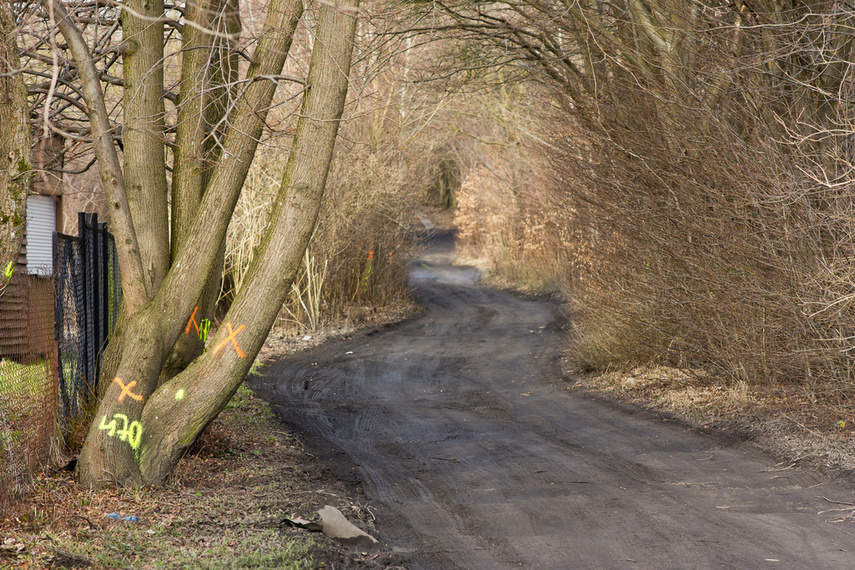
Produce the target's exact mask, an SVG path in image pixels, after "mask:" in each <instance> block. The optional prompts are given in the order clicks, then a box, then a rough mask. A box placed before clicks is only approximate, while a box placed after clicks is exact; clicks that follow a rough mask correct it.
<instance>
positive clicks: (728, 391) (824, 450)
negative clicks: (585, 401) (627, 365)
mask: <svg viewBox="0 0 855 570" xmlns="http://www.w3.org/2000/svg"><path fill="white" fill-rule="evenodd" d="M568 375H569V376H572V377H574V378H580V379H579V381H578V382H577V384H575V385H574V386H573V388H575V389H579V388H582V389H588V390H592V391H595V392H599V393H603V394H606V395H608V396H609V397H612V398H615V399H618V400H622V401H626V402H631V403H633V404H636V405H640V406H642V407H645V408H648V409H652V410H656V411H657V412H661V413H665V414H667V415H670V416H673V417H677V418H680V419H681V420H683V421H685V422H687V423H689V424H690V425H693V426H697V427H702V428H716V429H721V430H724V431H725V432H729V433H733V434H735V435H737V436H739V437H741V438H745V439H749V440H751V441H752V442H754V443H755V444H757V445H759V446H760V447H762V448H764V449H765V450H767V451H768V452H770V453H772V454H773V455H775V456H777V457H778V458H779V459H780V460H781V461H782V463H783V464H784V465H795V464H799V465H808V466H811V467H815V468H819V469H824V470H829V469H830V470H832V471H840V470H842V471H845V472H848V473H853V472H855V405H852V404H851V403H840V402H830V401H827V400H822V399H819V398H817V397H816V395H815V394H813V393H811V392H809V391H808V390H806V389H804V388H803V387H800V386H798V385H795V384H778V385H757V384H750V383H747V382H738V383H729V382H726V381H724V380H723V379H722V377H720V376H718V377H716V376H713V375H710V374H707V373H704V372H702V371H691V370H684V369H677V368H672V367H663V366H642V367H636V368H633V369H632V370H630V371H628V372H609V373H605V374H588V375H583V376H581V377H580V376H579V375H578V374H575V373H572V372H569V371H568Z"/></svg>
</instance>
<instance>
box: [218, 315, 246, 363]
mask: <svg viewBox="0 0 855 570" xmlns="http://www.w3.org/2000/svg"><path fill="white" fill-rule="evenodd" d="M226 328H228V329H229V336H227V337H226V338H224V339H223V340H222V342H220V344H218V345H217V347H216V348H215V349H214V354H217V352H219V350H220V349H221V348H223V347H224V346H225V345H226V343H227V342H229V341H232V346H234V347H235V352H237V353H238V356H240V357H241V358H246V355H245V354H244V353H243V351H242V350H241V349H240V347H239V346H238V343H237V338H236V337H237V333H239V332H240V331H242V330H243V329H245V328H246V327H245V326H244V325H241V326H239V327H238V328H237V330H236V331H235V330H232V324H231V323H226Z"/></svg>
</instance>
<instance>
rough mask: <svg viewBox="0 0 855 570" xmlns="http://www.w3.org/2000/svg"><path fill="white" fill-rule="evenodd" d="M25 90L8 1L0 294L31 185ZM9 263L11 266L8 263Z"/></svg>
mask: <svg viewBox="0 0 855 570" xmlns="http://www.w3.org/2000/svg"><path fill="white" fill-rule="evenodd" d="M30 178H31V174H30V122H29V113H28V108H27V90H26V87H25V86H24V80H23V77H22V75H21V73H20V62H19V61H18V46H17V30H16V27H15V18H14V16H13V14H12V10H11V7H10V6H9V4H7V3H4V4H3V5H2V6H0V294H2V289H3V287H5V285H6V284H7V282H8V275H7V273H8V272H7V268H10V269H14V267H15V263H16V262H17V260H18V253H19V252H20V250H21V241H22V239H23V237H24V229H25V227H26V216H27V190H28V189H29V186H30ZM10 263H11V265H9V264H10Z"/></svg>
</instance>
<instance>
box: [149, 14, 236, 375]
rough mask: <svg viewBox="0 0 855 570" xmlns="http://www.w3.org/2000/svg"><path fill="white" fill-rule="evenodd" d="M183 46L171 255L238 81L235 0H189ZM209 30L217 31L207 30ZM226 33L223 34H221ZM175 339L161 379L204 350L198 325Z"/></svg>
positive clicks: (207, 302)
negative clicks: (192, 23)
mask: <svg viewBox="0 0 855 570" xmlns="http://www.w3.org/2000/svg"><path fill="white" fill-rule="evenodd" d="M185 19H187V20H188V21H193V22H195V23H196V26H186V28H185V31H184V35H183V38H182V39H183V45H182V50H183V54H182V66H181V83H180V94H179V98H178V127H177V132H176V136H175V154H174V156H175V160H174V165H173V175H172V256H173V257H174V258H175V257H178V253H179V251H180V250H181V247H182V246H183V244H184V242H185V241H186V239H185V238H186V236H187V233H188V232H189V230H190V227H191V225H192V224H193V220H194V218H195V216H196V212H197V211H198V209H199V204H200V203H201V201H202V196H203V195H204V193H205V191H206V189H207V187H208V183H209V182H210V180H211V175H212V173H213V170H214V164H216V162H217V160H219V156H220V151H221V147H220V146H219V144H218V143H219V142H220V140H221V138H222V136H223V132H224V130H225V129H224V128H223V126H222V122H223V118H224V117H225V116H226V113H227V111H228V105H229V102H230V101H233V100H234V96H235V93H236V82H237V79H238V53H237V49H236V48H237V38H238V36H239V35H240V30H241V22H240V8H239V6H238V5H237V1H236V0H199V1H196V2H188V4H187V8H186V12H185ZM208 30H211V31H212V32H216V33H208ZM223 35H225V36H226V37H223ZM224 259H225V244H223V246H222V247H221V248H220V251H219V252H218V254H217V258H216V260H215V262H214V265H213V268H212V270H211V272H210V274H209V276H208V282H207V284H206V286H205V289H204V291H203V292H202V295H201V297H200V298H199V300H198V302H197V304H196V306H197V307H199V310H198V311H197V316H196V321H197V324H198V323H201V322H202V320H203V319H210V320H213V315H214V309H215V307H216V303H217V297H218V295H219V293H220V280H221V278H222V273H223V261H224ZM191 328H192V330H189V329H188V330H187V334H183V335H181V336H180V337H179V339H178V341H177V342H176V344H175V347H174V348H173V350H172V354H170V356H169V358H168V359H167V362H166V364H165V365H164V369H163V372H162V374H161V379H160V383H163V382H165V381H167V380H169V379H170V378H172V377H173V376H175V375H176V374H178V373H179V372H181V371H182V370H184V369H185V368H187V366H188V365H189V364H190V363H191V362H192V361H193V359H194V358H196V357H197V356H199V354H201V352H202V349H203V348H204V342H203V339H200V338H199V334H198V330H197V327H196V326H193V327H191Z"/></svg>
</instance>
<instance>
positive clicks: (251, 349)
mask: <svg viewBox="0 0 855 570" xmlns="http://www.w3.org/2000/svg"><path fill="white" fill-rule="evenodd" d="M357 8H358V0H349V1H345V0H342V1H339V2H337V3H336V5H335V7H333V6H332V5H330V4H324V5H323V6H322V7H321V12H320V17H319V23H318V31H317V36H316V40H315V47H314V50H313V52H312V59H311V63H310V68H309V76H308V81H307V91H306V94H305V96H304V99H303V104H302V113H301V115H300V120H299V122H298V124H297V131H296V134H295V139H294V144H293V148H292V151H291V155H290V156H289V159H288V164H287V166H286V169H285V174H284V177H283V180H282V185H281V187H280V191H279V195H278V197H277V201H276V205H275V208H274V211H273V214H272V216H271V225H270V227H269V229H268V231H267V232H266V233H265V235H264V238H263V240H262V243H261V245H260V246H259V249H258V251H257V252H256V255H255V257H254V259H253V262H252V265H251V266H250V269H249V271H248V273H247V277H246V278H245V280H244V286H243V287H242V288H241V291H240V292H239V294H238V297H237V298H236V299H235V302H234V304H233V305H232V307H231V309H230V310H229V312H228V313H227V314H226V316H225V318H224V323H225V326H222V327H221V328H220V330H219V331H218V332H217V334H216V335H215V336H214V338H213V340H212V346H213V347H214V348H213V349H212V350H210V351H208V352H206V353H205V354H204V355H202V356H201V357H200V358H198V359H197V360H196V361H195V362H194V363H193V364H192V365H191V366H190V367H189V368H188V369H187V370H186V371H185V372H184V373H182V374H180V375H178V376H176V377H175V378H174V379H173V380H171V381H170V382H168V383H167V384H165V385H164V386H162V387H161V388H159V389H158V390H157V391H156V392H155V393H154V394H152V396H151V398H150V399H149V401H148V403H147V405H146V407H145V409H144V410H143V413H142V417H141V420H140V422H141V425H142V426H144V430H145V431H144V432H143V436H142V445H141V455H140V470H141V474H142V478H143V480H144V481H145V482H146V483H149V484H155V485H157V484H162V483H163V482H164V481H165V480H166V477H167V476H168V475H169V473H170V471H171V469H172V467H173V466H174V465H175V463H176V462H177V461H178V459H179V458H180V457H181V455H182V453H183V452H184V450H185V449H187V447H188V446H189V445H190V444H192V443H193V441H195V439H196V437H198V435H199V434H200V433H201V432H202V430H203V429H204V428H205V426H207V425H208V423H210V422H211V421H212V420H213V419H214V418H215V417H216V415H217V414H218V413H219V412H220V410H222V408H223V406H225V404H226V403H227V402H228V401H229V399H230V398H231V396H232V394H234V391H235V390H236V389H237V387H238V386H239V385H240V383H241V382H242V381H243V378H244V376H245V375H246V373H247V371H248V370H249V367H250V365H251V364H252V362H253V360H254V359H255V356H256V355H257V354H258V351H259V350H260V348H261V346H262V344H263V343H264V340H265V339H266V338H267V334H268V332H269V331H270V327H271V326H272V325H273V322H274V320H275V319H276V315H277V313H278V312H279V308H280V307H281V306H282V303H283V302H284V300H285V297H286V295H287V294H288V291H289V288H290V284H291V283H292V282H293V279H294V277H295V275H296V273H297V270H298V268H299V266H300V261H301V258H302V256H303V253H304V251H305V249H306V247H307V245H308V243H309V239H310V238H311V235H312V233H313V231H314V228H315V224H316V222H317V217H318V212H319V210H320V204H321V200H322V197H323V192H324V187H325V185H326V178H327V173H328V172H329V166H330V162H331V160H332V153H333V147H334V145H335V139H336V136H337V133H338V128H339V123H340V120H341V115H342V112H343V110H344V104H345V99H346V96H347V87H348V75H349V72H350V63H351V56H352V50H353V38H354V34H355V30H356V15H357ZM259 299H264V300H265V302H263V303H259V302H258V300H259Z"/></svg>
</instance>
